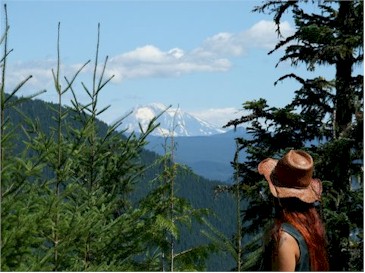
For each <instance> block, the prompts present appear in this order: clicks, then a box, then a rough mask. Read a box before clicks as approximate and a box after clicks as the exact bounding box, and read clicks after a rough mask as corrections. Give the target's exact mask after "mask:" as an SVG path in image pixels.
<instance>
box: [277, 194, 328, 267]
mask: <svg viewBox="0 0 365 273" xmlns="http://www.w3.org/2000/svg"><path fill="white" fill-rule="evenodd" d="M276 203H277V204H276V206H275V207H276V218H275V224H274V228H273V229H272V231H273V234H272V236H273V237H274V239H275V241H276V242H278V241H279V238H280V231H281V225H282V223H289V224H291V225H292V226H294V227H295V228H296V229H297V230H298V231H299V232H300V233H301V234H302V236H303V238H304V240H305V242H306V243H307V247H308V252H309V259H310V266H311V270H312V271H328V270H329V263H328V257H327V249H326V246H327V241H326V236H325V229H324V226H323V223H322V220H321V217H320V216H319V214H318V212H317V209H316V208H315V207H314V205H313V204H307V203H304V202H302V201H300V200H299V199H297V198H285V199H280V200H279V199H278V200H277V201H276ZM276 245H277V246H278V244H276Z"/></svg>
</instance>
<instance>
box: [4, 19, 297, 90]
mask: <svg viewBox="0 0 365 273" xmlns="http://www.w3.org/2000/svg"><path fill="white" fill-rule="evenodd" d="M281 31H282V33H283V34H284V36H285V35H289V34H291V33H292V32H293V29H292V27H291V26H290V25H289V23H288V22H283V23H282V25H281ZM277 42H278V37H277V34H276V33H275V25H274V23H273V22H272V21H264V20H262V21H259V22H257V23H256V24H254V25H253V26H252V27H251V28H249V29H248V30H246V31H242V32H240V33H228V32H221V33H218V34H215V35H213V36H211V37H208V38H206V39H205V40H204V41H203V42H202V44H201V45H200V46H198V47H196V48H195V49H193V50H191V51H184V50H183V49H181V48H177V47H176V48H171V49H168V50H166V51H165V50H162V49H160V48H158V47H157V46H154V45H144V46H141V47H138V48H136V49H134V50H131V51H129V52H125V53H122V54H119V55H116V56H114V57H111V58H110V59H109V62H108V64H107V68H106V71H105V76H106V77H110V76H112V75H114V78H113V80H112V82H114V83H120V82H122V81H123V80H125V79H133V78H143V77H156V76H157V77H175V76H181V75H184V74H190V73H196V72H206V73H209V72H225V71H228V70H229V69H230V68H231V66H232V63H231V59H232V58H235V57H239V56H242V55H243V54H244V53H246V52H247V51H248V50H249V49H252V48H264V49H272V48H273V47H274V45H275V44H276V43H277ZM55 67H56V61H55V60H45V61H34V62H19V63H16V64H13V65H10V66H9V68H10V69H9V73H8V78H7V81H8V83H9V84H10V85H12V86H15V84H16V83H18V82H19V81H20V80H22V79H24V77H25V76H27V75H29V74H31V75H33V78H32V79H31V80H30V81H29V84H30V85H31V86H32V87H38V88H48V87H50V86H51V84H52V81H53V80H52V73H51V69H52V68H55ZM79 67H81V65H79V64H72V65H63V66H62V71H65V72H67V74H69V75H71V76H72V75H73V74H74V73H75V72H76V71H77V69H78V68H79ZM10 71H11V72H10ZM92 72H93V66H92V64H89V65H88V67H86V68H85V69H84V73H92Z"/></svg>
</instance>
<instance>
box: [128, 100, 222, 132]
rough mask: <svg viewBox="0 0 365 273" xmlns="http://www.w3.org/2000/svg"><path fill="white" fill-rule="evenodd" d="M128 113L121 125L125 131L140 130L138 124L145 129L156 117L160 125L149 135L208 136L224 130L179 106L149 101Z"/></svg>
mask: <svg viewBox="0 0 365 273" xmlns="http://www.w3.org/2000/svg"><path fill="white" fill-rule="evenodd" d="M129 112H131V114H130V115H128V116H127V117H126V118H125V119H124V120H123V124H122V127H123V128H124V129H126V130H127V132H137V133H139V132H140V128H139V124H140V125H141V127H142V129H143V130H146V129H147V126H148V124H149V123H150V121H151V120H152V119H153V118H154V117H157V116H159V115H160V114H161V113H162V114H161V116H159V117H158V119H157V123H160V126H158V127H157V129H155V130H154V131H153V132H152V133H151V135H154V136H164V137H166V136H171V135H173V136H210V135H215V134H222V133H225V132H226V131H225V130H224V129H221V128H217V127H216V126H214V125H212V124H210V123H208V122H206V121H204V120H202V119H200V118H197V117H195V116H193V115H191V114H189V113H187V112H184V111H182V110H181V109H180V108H168V107H167V106H165V105H164V104H162V103H151V104H148V105H143V106H136V107H135V108H134V109H132V110H131V111H129Z"/></svg>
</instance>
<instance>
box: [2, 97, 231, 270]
mask: <svg viewBox="0 0 365 273" xmlns="http://www.w3.org/2000/svg"><path fill="white" fill-rule="evenodd" d="M17 99H19V98H13V100H17ZM55 108H57V105H56V104H53V103H47V102H44V101H41V100H38V99H33V100H28V101H25V102H23V103H21V104H19V105H18V106H17V110H15V109H11V110H8V111H6V112H5V116H8V117H9V123H11V124H12V126H14V127H13V128H14V129H15V135H14V137H13V138H12V144H13V145H14V146H13V147H14V148H15V149H14V153H15V154H19V153H21V151H22V150H24V149H25V147H26V146H25V143H26V142H27V139H26V133H25V132H26V130H23V129H25V128H26V127H27V126H26V124H25V120H26V119H29V120H32V121H34V122H36V123H37V124H38V125H37V126H39V127H38V130H39V131H42V132H44V133H45V134H48V135H50V134H52V130H53V129H51V128H56V127H57V126H56V125H57V120H56V119H55V118H54V112H53V111H52V109H55ZM62 109H63V110H62V111H63V112H66V111H68V110H67V108H64V107H62ZM64 122H65V123H67V124H72V127H76V128H77V127H80V126H81V124H80V123H79V122H77V121H76V119H75V117H73V116H72V115H69V116H68V117H67V119H66V120H65V121H64ZM97 126H98V128H99V134H100V135H103V134H105V133H106V132H107V130H108V125H107V124H105V123H103V122H102V121H99V120H97ZM120 137H121V138H123V139H126V138H127V136H124V135H120ZM28 152H30V153H31V154H32V153H33V152H34V151H28ZM139 160H140V162H141V163H142V164H143V165H144V166H149V167H148V168H147V169H146V170H145V171H144V172H143V174H141V176H140V179H138V180H137V181H136V183H135V185H134V186H133V187H132V188H131V189H130V193H128V195H129V196H130V201H131V202H132V203H133V204H134V205H133V206H134V207H135V208H138V207H139V205H140V203H139V202H140V201H141V200H143V198H145V197H146V196H147V195H148V193H150V192H151V191H152V190H154V189H155V188H156V183H153V181H154V180H155V179H156V177H158V175H159V174H160V173H161V172H163V169H162V166H161V165H160V164H156V162H158V161H159V160H161V156H158V155H157V154H155V153H153V152H150V151H147V150H144V149H142V150H141V153H140V157H139ZM178 168H179V170H178V171H177V175H176V178H175V183H176V186H175V190H176V195H177V196H179V197H181V198H183V199H186V200H187V201H188V202H190V203H191V206H192V207H193V208H199V209H200V208H201V209H209V210H210V212H209V214H210V216H207V220H208V221H209V222H210V223H211V224H212V225H213V226H214V227H215V228H216V229H218V230H220V231H221V232H222V233H223V234H226V235H227V236H230V235H231V234H232V233H234V229H235V212H234V206H235V204H234V200H233V198H232V197H231V196H229V195H227V194H224V195H222V194H221V195H218V196H215V194H214V188H215V187H216V186H217V185H218V184H220V183H221V182H218V181H211V180H207V179H204V178H202V177H200V176H198V175H196V174H194V173H193V172H192V171H191V170H190V169H189V168H187V167H184V166H183V165H181V166H179V167H178ZM49 174H50V172H45V175H46V176H47V175H49ZM49 178H50V177H48V179H49ZM45 179H46V178H45ZM156 203H158V200H156ZM152 209H153V208H152ZM131 228H133V227H131ZM180 228H181V235H180V237H179V239H178V240H177V242H176V244H177V246H176V248H177V250H179V251H180V250H184V249H189V248H192V247H196V246H199V245H201V244H208V243H209V240H208V239H207V238H206V237H205V236H204V235H203V234H202V233H201V230H202V229H205V230H208V227H207V226H204V225H203V224H199V223H198V222H197V221H195V220H194V221H193V222H192V223H191V227H190V228H189V227H185V226H181V227H180ZM233 267H234V261H233V259H232V257H229V256H227V255H226V254H224V253H222V252H221V253H212V254H209V258H208V260H207V262H206V269H207V270H209V271H225V270H229V269H231V268H233ZM9 269H10V268H9Z"/></svg>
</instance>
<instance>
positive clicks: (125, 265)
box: [0, 25, 231, 272]
mask: <svg viewBox="0 0 365 273" xmlns="http://www.w3.org/2000/svg"><path fill="white" fill-rule="evenodd" d="M7 29H8V28H7ZM58 31H59V32H58V34H60V25H59V28H58ZM98 34H99V32H98ZM7 35H8V31H7V30H6V34H5V35H4V38H2V40H1V41H2V42H5V43H6V42H7ZM98 52H99V35H98V40H97V48H96V56H95V61H94V74H93V76H92V80H91V82H90V83H82V90H76V89H75V87H74V82H75V81H76V80H77V77H78V74H79V73H80V72H81V71H82V69H84V67H86V66H87V65H89V63H90V62H89V61H88V62H86V63H85V64H84V65H82V66H80V68H79V70H78V71H77V72H76V73H75V75H73V77H72V78H71V79H67V78H64V81H61V78H62V76H61V75H60V69H59V68H60V66H61V64H60V46H59V39H58V46H57V54H58V63H57V67H56V68H55V69H54V70H52V75H53V79H54V88H55V90H54V91H55V92H56V94H57V95H58V102H57V103H56V104H52V103H47V104H46V103H44V102H42V101H38V100H30V99H31V98H33V96H31V97H28V98H19V97H18V96H16V93H17V92H18V90H19V89H20V88H21V87H22V86H23V85H24V84H25V82H26V80H25V81H23V82H21V84H19V85H18V87H17V88H16V89H15V90H14V91H11V92H7V93H6V92H5V91H6V88H5V76H4V75H5V73H4V71H5V68H6V57H7V55H8V54H9V53H10V52H9V51H7V49H6V46H5V53H4V58H3V59H2V63H1V67H2V72H3V73H2V75H3V78H2V85H1V104H0V105H1V109H0V110H1V111H0V112H1V131H0V132H1V134H0V138H1V142H0V143H1V159H2V160H1V170H0V171H1V172H0V174H1V219H2V221H1V269H2V270H4V271H119V272H120V271H158V270H170V269H172V270H180V271H186V270H188V271H195V270H199V271H202V270H205V269H207V259H208V258H209V257H210V256H211V254H212V253H213V252H214V250H215V248H214V246H213V245H212V244H211V243H210V242H209V241H204V240H202V238H203V237H202V236H201V232H200V231H201V229H204V228H205V226H204V223H205V221H203V219H202V217H203V216H204V217H207V218H210V217H211V215H210V212H209V210H208V209H207V208H206V207H205V205H207V204H208V206H210V207H212V208H213V209H214V210H215V211H218V214H220V215H223V216H224V217H227V219H230V218H229V215H230V214H229V213H227V212H226V211H225V210H227V207H228V208H229V204H230V201H231V200H230V199H229V198H226V199H224V200H225V201H224V202H223V203H222V204H226V206H227V207H223V206H222V205H221V204H218V203H216V204H213V202H212V201H211V196H210V195H209V193H212V195H213V191H212V190H213V186H212V185H214V183H213V182H212V181H205V180H204V181H199V177H197V176H196V175H194V174H192V172H191V171H190V170H188V169H187V168H185V167H183V166H180V165H177V164H175V163H173V160H172V158H173V157H172V154H173V151H169V152H167V154H166V156H165V157H162V158H159V157H157V156H156V155H155V154H152V153H149V152H147V151H144V150H143V147H144V145H145V144H146V137H147V136H148V134H149V133H150V132H151V131H153V130H154V129H155V128H156V126H157V125H156V119H157V118H158V117H156V118H155V119H153V120H152V121H151V122H150V124H149V126H148V128H147V129H146V130H145V131H144V132H142V134H141V135H138V136H137V135H135V134H131V135H129V136H125V135H124V134H123V133H124V132H118V131H117V130H116V129H117V128H118V127H119V126H120V125H121V124H122V123H123V118H121V119H120V120H118V121H116V122H115V123H114V124H112V125H110V126H107V125H106V124H104V123H102V122H100V121H99V120H98V116H99V115H100V114H101V113H103V112H104V111H106V110H107V109H108V107H104V108H101V109H99V104H98V101H99V96H100V95H101V92H102V89H103V88H105V86H106V85H107V83H108V82H109V81H110V80H111V78H107V79H105V78H104V71H105V67H106V65H107V59H108V58H106V59H105V62H104V63H103V65H102V66H101V69H99V67H100V64H99V56H98ZM98 71H101V72H100V73H99V72H98ZM30 77H31V76H30ZM30 77H28V78H27V79H29V78H30ZM80 91H83V92H85V93H86V95H87V97H88V99H89V100H88V102H86V103H81V102H80V101H79V100H78V97H79V96H80V95H79V94H80ZM67 92H71V93H72V96H73V99H72V101H71V104H72V107H64V106H63V103H64V102H63V97H64V94H66V93H67ZM35 95H36V94H35ZM47 107H48V109H47ZM158 168H159V169H158ZM194 183H195V184H194ZM196 183H200V184H199V185H198V184H196ZM208 185H210V186H208ZM194 190H195V191H196V192H197V193H196V195H194ZM192 193H193V194H192ZM198 195H199V196H198ZM183 196H184V197H185V198H184V197H183ZM186 197H189V198H186ZM197 197H199V198H197ZM197 199H198V202H195V206H196V208H195V206H193V205H192V204H191V203H190V202H191V200H197ZM222 207H223V209H222ZM227 222H229V221H227ZM215 223H219V221H217V219H215ZM228 228H229V225H228ZM226 229H227V227H226ZM172 265H173V266H172ZM220 266H225V263H224V262H222V263H221V264H220ZM221 268H224V267H221ZM213 269H215V268H214V267H213Z"/></svg>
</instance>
